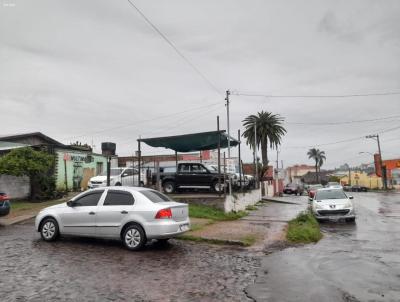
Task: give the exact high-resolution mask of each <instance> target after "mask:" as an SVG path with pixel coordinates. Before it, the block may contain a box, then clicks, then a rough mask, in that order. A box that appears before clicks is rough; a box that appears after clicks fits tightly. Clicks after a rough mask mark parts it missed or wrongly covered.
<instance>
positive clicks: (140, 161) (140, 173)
mask: <svg viewBox="0 0 400 302" xmlns="http://www.w3.org/2000/svg"><path fill="white" fill-rule="evenodd" d="M140 147H141V146H140V139H138V170H139V174H138V187H140V182H141V176H142V172H141V168H142V167H141V164H142V154H141V151H140Z"/></svg>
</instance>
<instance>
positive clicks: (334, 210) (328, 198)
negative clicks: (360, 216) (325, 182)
mask: <svg viewBox="0 0 400 302" xmlns="http://www.w3.org/2000/svg"><path fill="white" fill-rule="evenodd" d="M352 199H353V196H347V195H346V193H345V192H344V191H343V190H342V189H336V188H324V189H318V190H317V192H316V193H315V195H314V198H310V201H311V208H312V212H313V214H314V216H315V218H316V219H317V220H318V221H322V220H330V219H332V220H338V219H345V220H346V221H348V222H354V221H355V219H356V214H355V210H354V205H353V202H352V201H351V200H352Z"/></svg>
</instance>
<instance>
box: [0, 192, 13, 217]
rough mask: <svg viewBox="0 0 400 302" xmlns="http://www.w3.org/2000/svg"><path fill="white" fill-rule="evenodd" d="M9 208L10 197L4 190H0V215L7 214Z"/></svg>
mask: <svg viewBox="0 0 400 302" xmlns="http://www.w3.org/2000/svg"><path fill="white" fill-rule="evenodd" d="M10 208H11V205H10V197H9V196H8V195H7V194H6V193H4V192H0V216H6V215H8V214H9V213H10Z"/></svg>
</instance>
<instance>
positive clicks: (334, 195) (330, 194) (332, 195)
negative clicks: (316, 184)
mask: <svg viewBox="0 0 400 302" xmlns="http://www.w3.org/2000/svg"><path fill="white" fill-rule="evenodd" d="M345 198H347V196H346V194H345V193H344V192H343V191H342V190H321V191H317V196H316V198H315V199H318V200H324V199H345Z"/></svg>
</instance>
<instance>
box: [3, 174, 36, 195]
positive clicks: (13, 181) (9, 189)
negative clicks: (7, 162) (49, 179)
mask: <svg viewBox="0 0 400 302" xmlns="http://www.w3.org/2000/svg"><path fill="white" fill-rule="evenodd" d="M30 189H31V188H30V184H29V177H27V176H22V177H17V176H11V175H4V174H2V175H0V192H4V193H6V194H7V195H8V196H10V197H11V198H12V199H22V198H27V197H29V194H30Z"/></svg>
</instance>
